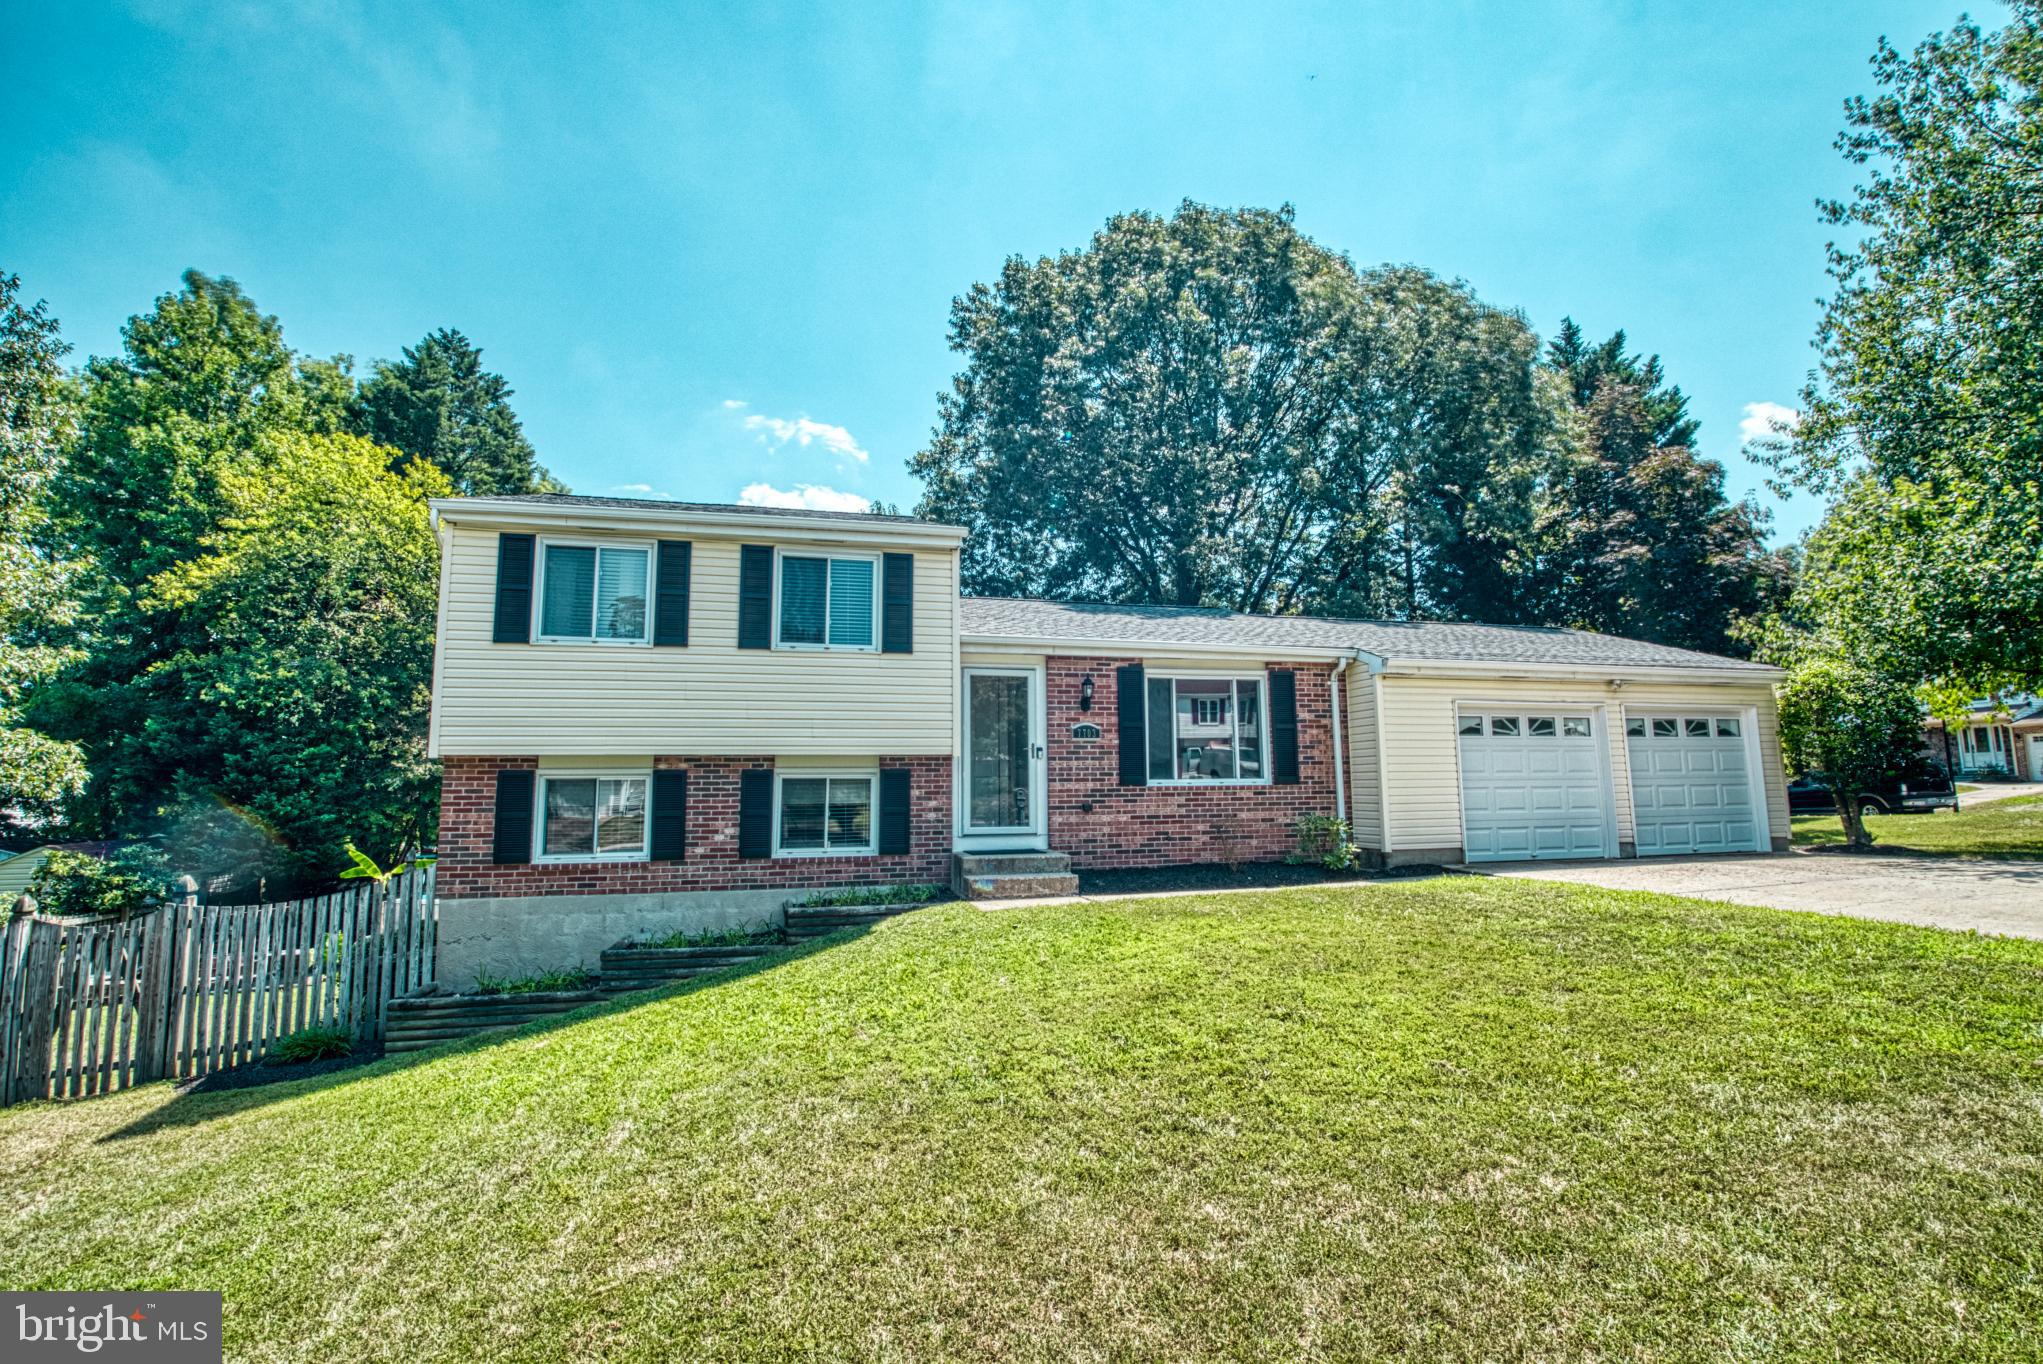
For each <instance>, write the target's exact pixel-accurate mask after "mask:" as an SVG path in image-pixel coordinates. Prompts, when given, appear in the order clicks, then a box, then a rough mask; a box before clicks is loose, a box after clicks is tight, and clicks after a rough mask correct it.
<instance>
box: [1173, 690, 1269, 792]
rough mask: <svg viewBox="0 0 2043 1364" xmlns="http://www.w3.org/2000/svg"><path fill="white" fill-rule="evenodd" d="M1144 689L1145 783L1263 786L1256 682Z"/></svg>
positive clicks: (1262, 726) (1265, 775) (1265, 772)
mask: <svg viewBox="0 0 2043 1364" xmlns="http://www.w3.org/2000/svg"><path fill="white" fill-rule="evenodd" d="M1148 688H1149V716H1148V733H1149V780H1150V781H1151V782H1174V781H1183V782H1216V781H1228V782H1266V781H1268V780H1269V779H1270V774H1269V767H1268V763H1267V759H1266V756H1265V754H1266V749H1265V745H1264V740H1263V735H1264V734H1265V733H1266V732H1267V723H1266V717H1265V716H1264V714H1263V690H1264V688H1263V679H1262V678H1260V677H1156V676H1151V677H1150V678H1149V679H1148Z"/></svg>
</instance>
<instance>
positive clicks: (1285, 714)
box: [1270, 669, 1298, 786]
mask: <svg viewBox="0 0 2043 1364" xmlns="http://www.w3.org/2000/svg"><path fill="white" fill-rule="evenodd" d="M1270 779H1271V780H1272V781H1274V782H1276V783H1277V785H1279V786H1296V785H1298V674H1296V673H1294V672H1290V671H1288V670H1283V669H1272V670H1271V672H1270Z"/></svg>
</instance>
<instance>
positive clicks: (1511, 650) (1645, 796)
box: [432, 494, 1788, 979]
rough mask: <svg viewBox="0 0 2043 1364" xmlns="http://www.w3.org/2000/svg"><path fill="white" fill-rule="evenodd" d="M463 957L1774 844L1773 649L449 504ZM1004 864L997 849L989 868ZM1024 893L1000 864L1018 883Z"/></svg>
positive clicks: (1779, 812) (915, 542) (440, 750)
mask: <svg viewBox="0 0 2043 1364" xmlns="http://www.w3.org/2000/svg"><path fill="white" fill-rule="evenodd" d="M433 506H434V513H435V518H436V523H437V525H438V527H439V534H440V538H441V546H442V574H441V587H440V593H441V598H440V616H439V647H438V650H437V652H436V654H435V663H434V687H433V716H432V751H433V753H434V755H435V756H437V757H439V758H440V759H441V760H442V763H443V771H444V776H443V782H444V787H443V800H442V813H441V824H440V844H439V848H440V865H439V878H440V879H439V891H440V895H441V897H442V911H441V937H440V942H441V950H442V957H443V960H442V970H443V973H444V974H445V975H446V976H447V978H450V979H459V978H460V977H461V976H462V975H463V974H464V973H472V972H473V971H474V970H476V969H478V968H487V969H490V970H496V971H509V970H515V969H529V968H530V967H532V966H540V965H554V964H559V963H563V962H570V961H575V960H583V959H588V958H591V957H593V955H594V953H595V952H596V951H597V950H599V949H600V948H601V947H604V946H607V945H608V944H609V943H610V942H613V941H615V940H616V939H617V938H619V937H623V936H626V935H628V934H632V933H643V932H658V931H667V930H669V929H672V928H676V927H683V928H689V929H706V928H711V927H721V926H730V925H735V924H738V923H743V922H746V921H747V920H754V919H761V918H767V917H770V916H771V915H772V914H773V912H774V911H775V910H777V908H778V906H779V905H780V904H781V903H782V902H783V901H784V900H785V899H786V898H787V897H788V895H789V893H790V892H793V891H797V890H804V889H809V888H818V887H830V886H848V885H885V884H902V883H914V882H949V881H952V880H953V874H954V871H955V870H956V868H957V866H958V865H959V864H958V862H957V859H959V858H960V857H963V858H967V859H969V858H985V857H987V856H989V855H994V854H1006V853H1028V854H1030V855H1031V856H1030V857H1029V858H1028V859H1026V860H1025V861H1021V862H1016V863H1013V864H1010V865H1011V867H1012V869H1013V870H1015V871H1017V872H1020V873H1022V874H1023V875H1025V876H1026V877H1027V878H1028V879H1026V880H1024V881H1022V882H1018V883H1017V882H1012V881H1010V882H1008V883H1007V884H1008V886H1010V887H1011V886H1014V885H1017V884H1019V885H1026V886H1035V887H1042V888H1047V887H1054V886H1059V885H1068V884H1070V882H1069V873H1070V872H1072V871H1075V870H1099V869H1111V868H1125V867H1149V866H1169V865H1177V864H1199V863H1216V862H1227V863H1238V862H1257V861H1273V860H1277V859H1280V858H1282V857H1284V856H1285V855H1286V854H1287V853H1289V852H1291V851H1293V849H1294V848H1295V846H1296V840H1297V830H1296V825H1297V821H1298V820H1299V819H1300V818H1302V817H1304V816H1307V815H1327V814H1332V813H1334V812H1337V811H1339V812H1343V813H1345V814H1346V815H1347V816H1348V818H1349V819H1350V820H1351V821H1352V824H1353V829H1354V837H1355V841H1356V842H1357V843H1358V844H1359V845H1360V846H1361V847H1362V848H1363V849H1364V851H1365V854H1366V855H1367V856H1368V857H1369V859H1370V860H1371V861H1372V862H1374V863H1378V864H1388V865H1397V864H1412V863H1432V862H1459V861H1462V860H1464V859H1467V860H1471V861H1474V860H1485V859H1490V860H1496V859H1505V858H1524V857H1630V856H1639V855H1656V854H1664V853H1683V852H1730V851H1752V850H1766V849H1769V848H1784V847H1786V845H1787V837H1788V814H1787V798H1786V787H1785V782H1784V779H1783V777H1782V773H1781V764H1780V754H1779V744H1778V737H1777V733H1776V727H1775V722H1774V704H1773V692H1772V683H1773V681H1774V679H1775V678H1777V677H1778V676H1779V674H1778V672H1777V671H1776V670H1774V669H1771V668H1767V667H1763V666H1760V665H1757V664H1752V663H1744V662H1739V661H1736V660H1732V659H1726V658H1718V657H1714V656H1711V655H1706V654H1698V653H1693V652H1689V651H1687V650H1681V649H1671V648H1666V647H1663V646H1659V645H1653V644H1645V643H1640V642H1638V641H1634V640H1627V639H1619V638H1614V637H1609V636H1602V635H1594V634H1587V633H1583V632H1580V631H1572V630H1546V629H1531V628H1519V627H1501V626H1483V625H1459V624H1417V623H1414V624H1403V623H1382V622H1365V621H1338V620H1320V619H1312V618H1305V617H1272V616H1247V615H1239V614H1233V613H1229V612H1225V611H1213V610H1201V609H1189V608H1179V607H1125V606H1090V605H1072V604H1064V603H1054V602H1041V601H1018V600H1006V599H987V598H962V599H961V598H960V596H959V593H958V561H959V546H960V544H961V542H962V540H963V538H964V532H963V531H962V530H960V529H958V528H956V527H950V526H941V525H935V524H931V523H928V522H923V521H918V520H914V519H912V518H907V517H889V516H870V515H847V514H839V513H823V512H810V511H798V510H778V509H765V508H754V507H727V506H703V505H696V504H687V503H660V502H647V501H639V500H631V499H614V498H583V497H571V496H565V495H552V494H540V495H534V496H525V497H486V498H465V499H448V500H443V501H438V502H435V503H434V504H433ZM966 865H967V866H970V867H972V868H974V869H978V870H986V871H988V872H989V873H992V874H997V873H999V872H1000V871H1001V870H1003V867H1002V864H1000V863H998V862H993V863H986V864H983V866H982V865H981V864H979V863H967V864H966ZM994 888H995V889H998V888H1000V886H999V883H998V882H996V883H995V885H994Z"/></svg>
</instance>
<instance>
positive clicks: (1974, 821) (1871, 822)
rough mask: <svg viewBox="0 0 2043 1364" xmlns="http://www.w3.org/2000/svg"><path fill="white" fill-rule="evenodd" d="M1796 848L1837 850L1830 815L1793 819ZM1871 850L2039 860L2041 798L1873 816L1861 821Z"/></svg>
mask: <svg viewBox="0 0 2043 1364" xmlns="http://www.w3.org/2000/svg"><path fill="white" fill-rule="evenodd" d="M1794 826H1795V843H1796V844H1797V846H1800V847H1812V848H1821V847H1842V846H1843V845H1844V826H1843V825H1842V824H1840V823H1839V822H1838V818H1837V816H1836V815H1797V816H1796V817H1795V820H1794ZM1866 830H1867V832H1869V833H1871V834H1872V835H1873V844H1874V846H1875V847H1879V848H1886V849H1890V850H1894V851H1906V852H1918V853H1932V854H1936V855H1938V856H1943V857H2043V796H2011V797H2009V798H2008V799H2006V800H1996V801H1990V802H1988V803H1987V804H1984V805H1975V806H1973V807H1972V808H1971V809H1969V810H1960V811H1958V812H1957V813H1955V814H1952V813H1948V812H1941V811H1940V812H1938V813H1936V814H1930V815H1873V816H1871V817H1869V818H1868V819H1867V820H1866Z"/></svg>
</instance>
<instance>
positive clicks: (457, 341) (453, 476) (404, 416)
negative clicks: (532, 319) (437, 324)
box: [355, 327, 567, 495]
mask: <svg viewBox="0 0 2043 1364" xmlns="http://www.w3.org/2000/svg"><path fill="white" fill-rule="evenodd" d="M355 429H356V430H357V431H359V432H360V433H361V434H362V435H365V436H367V437H368V438H369V439H370V440H373V441H375V442H376V443H377V444H378V445H384V446H388V447H389V448H391V449H393V450H398V451H402V452H403V456H404V460H403V461H401V462H405V461H410V460H425V461H427V462H429V463H431V464H433V465H436V466H437V467H438V468H439V470H440V472H442V473H444V474H445V475H446V476H447V478H448V480H449V481H450V482H451V483H452V484H453V486H454V490H455V491H456V492H459V493H462V494H466V495H474V494H482V493H536V492H565V491H567V489H566V485H564V484H562V483H561V482H560V481H559V480H558V479H556V478H554V477H553V475H551V474H549V473H547V472H546V470H545V469H544V468H542V467H541V466H540V464H539V457H538V455H537V453H536V452H535V451H534V450H533V449H532V443H531V442H530V441H528V440H526V439H525V430H524V427H523V426H522V425H520V423H519V421H518V414H517V413H515V412H513V411H512V410H511V386H510V385H509V384H508V383H506V382H505V381H504V377H503V376H502V375H501V374H493V373H491V372H490V371H488V370H486V369H484V368H483V367H482V351H481V350H479V349H477V347H476V346H475V345H474V344H473V343H472V342H470V341H469V339H468V338H467V337H465V336H463V335H462V334H461V333H460V332H458V331H455V330H454V329H453V328H451V327H442V328H441V329H440V330H438V331H435V332H431V333H429V334H428V335H427V336H426V338H425V339H424V340H422V341H420V342H419V343H418V344H417V345H416V346H410V347H407V348H406V349H405V351H404V355H403V358H402V359H398V360H386V361H384V362H382V363H380V364H378V365H377V366H376V371H375V373H374V374H373V375H372V376H371V377H370V378H369V380H368V382H366V383H364V384H363V385H362V389H361V394H360V397H359V399H358V400H357V404H356V416H355Z"/></svg>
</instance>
